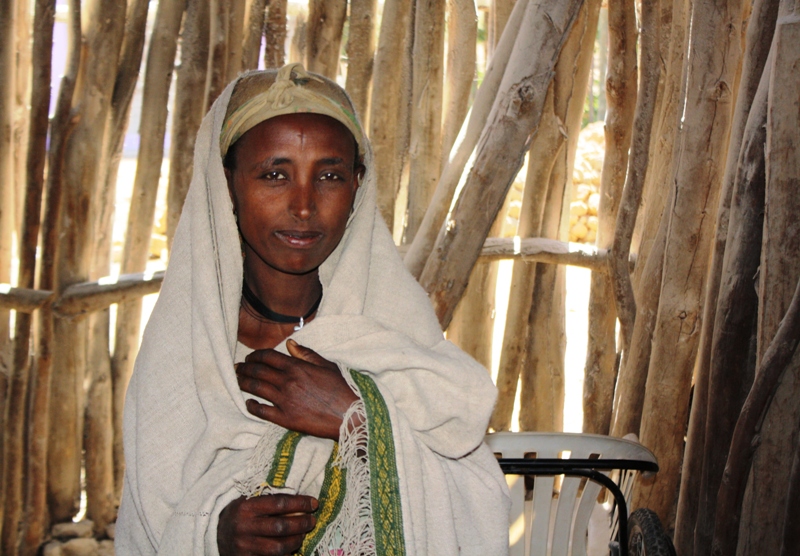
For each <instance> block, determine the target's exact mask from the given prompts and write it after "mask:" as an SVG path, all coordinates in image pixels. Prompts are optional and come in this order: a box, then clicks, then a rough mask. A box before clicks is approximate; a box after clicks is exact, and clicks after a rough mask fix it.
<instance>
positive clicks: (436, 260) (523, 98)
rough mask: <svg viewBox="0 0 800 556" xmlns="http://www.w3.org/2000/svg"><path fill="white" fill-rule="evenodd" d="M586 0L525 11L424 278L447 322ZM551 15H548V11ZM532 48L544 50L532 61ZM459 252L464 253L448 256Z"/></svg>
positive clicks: (544, 3)
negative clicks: (470, 164) (472, 157)
mask: <svg viewBox="0 0 800 556" xmlns="http://www.w3.org/2000/svg"><path fill="white" fill-rule="evenodd" d="M581 4H582V2H581V1H580V0H570V1H568V2H554V1H552V0H543V1H542V2H541V3H538V4H537V5H535V6H534V5H533V4H531V5H529V7H528V8H529V9H527V10H526V12H525V19H524V21H523V23H522V27H521V29H524V30H525V31H526V32H525V33H520V34H519V35H518V37H517V41H516V44H515V48H514V52H513V54H512V58H511V59H510V60H509V64H508V67H507V68H506V72H505V75H504V76H503V81H502V82H501V86H500V91H501V94H500V95H499V96H498V98H497V100H496V101H495V104H494V106H493V109H492V112H491V114H490V117H489V118H488V120H487V124H486V126H485V130H484V132H483V133H482V134H481V139H480V141H479V146H478V150H477V153H476V156H475V164H474V166H473V167H472V169H471V170H470V173H469V175H468V176H467V179H466V182H465V184H464V189H463V190H462V192H461V195H460V196H459V198H458V201H457V202H456V205H455V207H454V209H453V212H452V214H451V216H450V220H449V222H448V224H447V225H446V226H444V227H443V228H442V230H441V231H440V233H439V236H438V237H437V240H436V243H435V244H434V249H433V251H432V253H431V256H430V257H429V259H428V263H427V264H426V265H425V268H424V269H423V271H422V275H421V276H420V283H421V284H422V286H423V287H424V288H425V289H426V291H428V294H429V296H430V297H431V300H432V302H433V305H434V309H435V311H436V314H437V316H438V318H439V322H440V323H441V324H442V326H443V327H446V326H447V325H448V324H449V322H450V318H451V317H452V311H453V309H454V308H455V305H456V303H457V302H458V300H459V299H460V298H461V295H462V294H463V292H464V288H465V287H466V279H467V277H468V276H469V270H471V269H472V266H473V265H474V264H475V260H476V259H477V258H478V254H479V252H480V247H481V245H482V244H483V241H484V239H485V237H486V234H487V232H488V230H489V228H490V227H491V224H492V222H493V221H494V219H495V218H496V216H497V212H498V210H499V209H500V206H501V205H502V203H503V199H504V198H505V195H506V193H507V191H508V187H509V186H510V185H511V181H512V180H513V178H514V176H515V175H516V173H517V172H518V170H519V167H520V165H521V162H522V158H523V156H524V154H525V151H526V150H527V149H528V146H529V140H530V136H531V135H532V134H533V133H535V132H536V129H537V127H538V125H539V118H540V116H541V114H542V106H543V103H544V98H545V96H546V93H547V87H548V86H549V81H550V79H551V76H552V73H553V68H554V66H555V60H556V59H558V54H559V53H560V51H561V47H562V45H563V43H564V41H565V40H566V37H567V36H568V35H569V31H570V29H571V27H572V22H573V21H574V19H575V17H576V16H577V12H578V9H579V8H580V6H581ZM545 13H546V14H548V16H547V17H544V16H543V15H541V14H545ZM530 52H539V53H540V55H538V56H536V57H534V58H531V57H530V56H529V53H530ZM490 169H491V170H490ZM462 228H463V229H462ZM451 252H456V253H459V254H460V256H459V257H448V254H449V253H451Z"/></svg>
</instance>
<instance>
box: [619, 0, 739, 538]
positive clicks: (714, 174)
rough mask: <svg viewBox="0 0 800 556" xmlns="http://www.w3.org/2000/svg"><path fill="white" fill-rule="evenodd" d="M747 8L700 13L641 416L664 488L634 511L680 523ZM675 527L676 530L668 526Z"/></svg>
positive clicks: (637, 502) (649, 492)
mask: <svg viewBox="0 0 800 556" xmlns="http://www.w3.org/2000/svg"><path fill="white" fill-rule="evenodd" d="M741 13H742V3H741V2H740V1H737V2H726V3H722V5H719V6H713V7H712V6H697V7H696V9H695V10H694V12H693V14H692V27H691V28H692V41H691V44H692V55H691V56H690V57H689V59H688V63H689V65H690V68H689V73H688V80H689V81H688V85H687V87H686V104H685V109H684V124H683V128H682V129H681V132H680V135H679V137H680V147H679V153H678V156H677V160H676V163H675V166H674V173H673V175H674V182H675V187H676V194H675V196H674V199H673V203H672V205H671V206H670V211H669V215H670V222H671V223H670V226H669V231H668V234H667V243H666V248H665V251H664V270H663V277H662V284H661V295H660V300H659V307H658V316H657V317H656V327H655V330H654V334H653V346H652V353H651V357H650V366H649V369H648V374H647V382H646V388H645V400H644V406H643V411H642V423H641V442H642V444H644V445H645V446H648V447H650V449H651V450H653V452H654V453H655V454H656V456H657V457H658V461H659V467H660V470H659V473H658V481H657V482H655V483H652V482H651V483H649V484H643V483H642V484H639V485H638V488H637V489H635V491H634V506H646V507H649V508H651V509H653V510H654V511H655V512H656V513H657V514H658V515H659V517H660V518H661V520H662V522H663V523H667V524H671V523H672V522H673V520H674V513H673V512H674V502H675V497H676V491H677V487H678V479H679V473H680V465H681V460H682V456H683V438H684V435H685V432H686V428H685V423H686V422H687V420H688V416H689V414H688V410H689V395H690V386H691V377H692V369H693V366H694V361H695V357H696V355H697V345H698V340H699V331H700V330H699V325H700V322H699V321H700V316H701V314H702V309H703V293H704V291H703V285H704V284H703V283H704V280H705V277H706V273H707V268H708V259H709V255H710V247H711V240H712V238H713V233H714V225H715V219H716V218H715V216H716V214H715V209H716V207H717V202H718V194H719V185H720V184H719V182H720V180H721V177H722V169H721V168H720V167H719V166H720V164H719V162H718V161H722V160H723V159H724V157H725V152H726V147H727V139H728V132H729V130H730V120H731V113H732V106H731V100H732V99H731V86H732V83H733V79H734V77H735V73H736V68H737V66H738V60H739V56H740V47H741V45H740V37H739V31H738V28H737V26H739V25H741V20H740V18H741ZM668 527H669V525H668Z"/></svg>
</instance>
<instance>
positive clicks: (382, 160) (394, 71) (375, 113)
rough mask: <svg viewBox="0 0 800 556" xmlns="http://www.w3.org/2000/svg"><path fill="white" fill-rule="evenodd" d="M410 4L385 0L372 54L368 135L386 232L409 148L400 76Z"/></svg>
mask: <svg viewBox="0 0 800 556" xmlns="http://www.w3.org/2000/svg"><path fill="white" fill-rule="evenodd" d="M412 6H413V3H412V2H408V1H405V0H387V1H386V3H385V4H384V6H383V15H382V18H381V31H380V35H379V40H378V49H377V51H376V53H375V71H374V74H373V85H372V102H371V103H370V116H369V136H370V138H371V140H372V150H373V153H374V159H375V175H376V181H377V183H378V191H377V203H378V209H379V210H380V211H381V215H382V216H383V219H384V220H385V221H386V224H387V226H389V229H390V230H392V229H393V228H394V204H395V198H396V197H397V192H398V190H399V189H400V176H401V173H402V170H403V164H404V161H405V153H406V150H407V147H408V133H409V128H408V125H407V122H408V112H409V110H410V108H409V105H410V102H411V96H410V95H411V91H410V88H409V87H408V84H409V83H410V79H408V77H409V76H407V75H404V73H403V59H404V58H405V54H402V55H401V54H399V53H405V52H406V48H405V45H404V42H405V36H406V30H407V29H408V27H409V25H410V22H411V21H412V19H411V7H412Z"/></svg>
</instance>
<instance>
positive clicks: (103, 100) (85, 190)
mask: <svg viewBox="0 0 800 556" xmlns="http://www.w3.org/2000/svg"><path fill="white" fill-rule="evenodd" d="M125 7H126V2H124V1H122V0H94V1H92V2H90V3H88V4H87V5H86V6H85V10H83V12H82V16H83V21H82V24H83V36H84V39H83V41H84V43H85V46H84V54H83V55H84V62H85V63H84V64H82V65H81V74H80V76H79V77H78V81H77V89H76V99H75V100H74V105H75V106H76V108H77V110H78V111H79V114H80V116H79V118H80V119H79V121H78V123H77V125H76V127H75V130H74V132H73V133H72V135H71V136H70V139H69V142H68V144H67V147H66V151H65V160H64V180H65V183H67V184H69V187H68V188H66V189H65V190H64V192H65V194H64V197H63V199H62V201H63V205H62V218H61V223H62V230H61V233H62V238H61V241H62V245H61V249H60V250H59V259H58V262H57V268H58V270H57V279H56V287H55V291H59V292H60V291H62V290H63V289H64V288H66V287H67V286H68V285H70V284H73V283H78V282H84V281H86V279H87V278H88V277H89V273H90V269H91V253H92V241H93V238H92V222H93V220H92V216H93V214H94V213H93V212H92V211H91V209H90V206H91V205H90V202H89V200H90V198H91V196H92V195H93V194H94V193H95V191H96V189H97V182H98V180H99V179H103V178H104V177H105V176H101V174H100V171H99V169H100V166H101V163H102V158H103V145H104V136H105V130H106V122H107V119H108V114H109V109H110V105H111V98H112V93H113V86H114V78H115V77H116V75H117V68H118V60H119V54H120V47H121V43H122V37H123V26H124V22H125ZM53 355H54V356H53V361H54V362H55V363H56V365H57V368H56V369H55V372H54V373H53V383H52V399H53V400H57V403H53V404H51V415H50V417H51V429H50V445H49V449H48V458H49V462H48V483H49V495H48V497H49V505H50V511H51V517H52V519H53V520H54V521H63V520H68V519H71V518H72V517H73V516H74V515H75V513H76V511H77V509H78V504H79V499H80V491H81V484H80V470H81V459H82V448H83V442H82V436H83V421H84V419H83V404H84V395H83V379H84V376H83V373H84V370H85V367H86V327H85V326H83V325H81V324H76V323H70V322H67V321H64V320H61V319H58V320H56V321H55V324H54V352H53Z"/></svg>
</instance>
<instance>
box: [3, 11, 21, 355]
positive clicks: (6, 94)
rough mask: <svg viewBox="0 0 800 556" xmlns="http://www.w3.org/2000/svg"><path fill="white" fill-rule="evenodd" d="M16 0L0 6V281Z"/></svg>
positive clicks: (10, 155) (9, 194) (7, 218)
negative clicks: (0, 38) (0, 36)
mask: <svg viewBox="0 0 800 556" xmlns="http://www.w3.org/2000/svg"><path fill="white" fill-rule="evenodd" d="M16 11H17V9H16V0H9V1H8V2H3V3H2V4H1V5H0V28H2V29H4V30H6V32H4V33H3V38H2V40H0V282H5V283H9V282H11V241H12V239H11V238H12V232H13V230H14V216H15V214H14V213H15V208H14V140H13V139H14V138H13V127H14V92H15V89H14V76H15V73H16V72H15V67H14V54H15V52H16V41H15V33H14V29H15V20H16ZM8 318H9V313H8V311H0V348H2V347H3V346H4V345H5V344H6V343H7V342H8V341H9V321H8Z"/></svg>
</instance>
